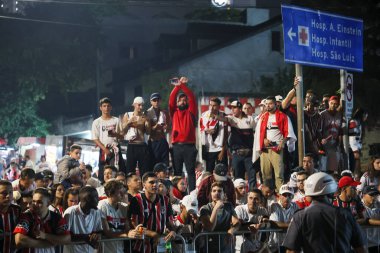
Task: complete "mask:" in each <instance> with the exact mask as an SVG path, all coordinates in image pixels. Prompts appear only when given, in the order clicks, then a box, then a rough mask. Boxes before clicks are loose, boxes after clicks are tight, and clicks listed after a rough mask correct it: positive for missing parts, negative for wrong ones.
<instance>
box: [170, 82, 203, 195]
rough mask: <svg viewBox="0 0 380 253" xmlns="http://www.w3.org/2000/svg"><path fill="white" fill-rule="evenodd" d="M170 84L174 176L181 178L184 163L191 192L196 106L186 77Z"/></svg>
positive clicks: (193, 170)
mask: <svg viewBox="0 0 380 253" xmlns="http://www.w3.org/2000/svg"><path fill="white" fill-rule="evenodd" d="M170 82H171V84H173V85H174V88H173V90H172V92H171V93H170V97H169V112H170V116H171V118H172V144H173V164H174V174H175V175H176V176H182V167H183V163H185V166H186V171H187V176H188V182H189V191H190V192H191V191H192V190H194V189H195V159H196V156H197V153H198V151H197V149H196V147H195V127H196V125H197V120H196V116H197V105H196V102H195V96H194V93H193V92H192V91H191V90H190V89H189V88H188V87H187V85H186V84H187V82H188V79H187V78H186V77H181V78H180V79H178V78H173V79H171V81H170ZM180 91H182V93H180Z"/></svg>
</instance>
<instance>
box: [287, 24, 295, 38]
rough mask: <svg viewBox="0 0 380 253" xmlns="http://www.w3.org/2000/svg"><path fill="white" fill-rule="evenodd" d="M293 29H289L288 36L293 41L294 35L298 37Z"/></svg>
mask: <svg viewBox="0 0 380 253" xmlns="http://www.w3.org/2000/svg"><path fill="white" fill-rule="evenodd" d="M292 29H293V27H290V29H289V31H288V36H289V38H290V40H291V41H293V37H296V33H292Z"/></svg>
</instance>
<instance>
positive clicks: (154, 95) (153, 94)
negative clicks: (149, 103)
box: [150, 92, 161, 100]
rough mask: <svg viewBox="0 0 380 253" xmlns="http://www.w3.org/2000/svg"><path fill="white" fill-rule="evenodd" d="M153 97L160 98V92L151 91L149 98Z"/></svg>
mask: <svg viewBox="0 0 380 253" xmlns="http://www.w3.org/2000/svg"><path fill="white" fill-rule="evenodd" d="M153 99H161V95H160V93H158V92H155V93H152V95H150V100H153Z"/></svg>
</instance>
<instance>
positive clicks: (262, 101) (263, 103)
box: [259, 98, 267, 105]
mask: <svg viewBox="0 0 380 253" xmlns="http://www.w3.org/2000/svg"><path fill="white" fill-rule="evenodd" d="M266 102H267V100H266V99H265V98H264V99H263V100H261V102H260V104H259V105H265V103H266Z"/></svg>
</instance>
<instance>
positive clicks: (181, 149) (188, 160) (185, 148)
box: [173, 144, 198, 192]
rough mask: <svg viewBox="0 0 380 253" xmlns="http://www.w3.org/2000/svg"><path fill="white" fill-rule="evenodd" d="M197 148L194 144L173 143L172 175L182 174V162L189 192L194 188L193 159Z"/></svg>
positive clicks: (194, 159)
mask: <svg viewBox="0 0 380 253" xmlns="http://www.w3.org/2000/svg"><path fill="white" fill-rule="evenodd" d="M197 153H198V150H197V149H196V148H195V144H173V165H174V175H175V176H182V171H183V163H185V166H186V171H187V177H188V178H187V180H188V182H189V192H191V191H192V190H194V189H195V161H196V158H197Z"/></svg>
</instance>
